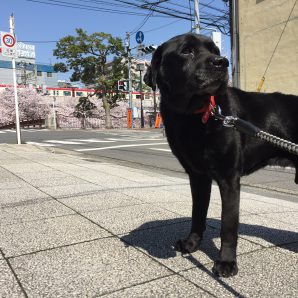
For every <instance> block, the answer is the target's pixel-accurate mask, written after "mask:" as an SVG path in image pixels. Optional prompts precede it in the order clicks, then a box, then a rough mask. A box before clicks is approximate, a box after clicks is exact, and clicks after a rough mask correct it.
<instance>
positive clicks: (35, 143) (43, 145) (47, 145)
mask: <svg viewBox="0 0 298 298" xmlns="http://www.w3.org/2000/svg"><path fill="white" fill-rule="evenodd" d="M26 144H29V145H36V146H40V147H54V146H55V145H54V144H45V143H38V142H26Z"/></svg>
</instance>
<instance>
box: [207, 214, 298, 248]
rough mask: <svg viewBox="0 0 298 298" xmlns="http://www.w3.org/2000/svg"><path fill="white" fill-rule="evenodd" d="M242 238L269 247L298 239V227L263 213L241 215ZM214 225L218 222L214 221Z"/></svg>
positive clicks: (240, 231) (240, 228)
mask: <svg viewBox="0 0 298 298" xmlns="http://www.w3.org/2000/svg"><path fill="white" fill-rule="evenodd" d="M240 222H241V224H240V227H239V234H240V235H241V237H242V238H244V239H247V240H250V241H253V242H255V243H258V244H260V245H263V246H266V247H269V246H273V245H279V244H286V243H291V242H296V241H298V233H297V232H298V227H297V226H294V225H292V224H286V223H283V222H280V221H278V220H275V219H271V218H267V217H265V216H263V215H243V216H240ZM211 224H212V225H213V224H214V225H217V226H218V223H216V222H212V223H211Z"/></svg>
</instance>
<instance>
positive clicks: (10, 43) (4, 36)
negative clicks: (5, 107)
mask: <svg viewBox="0 0 298 298" xmlns="http://www.w3.org/2000/svg"><path fill="white" fill-rule="evenodd" d="M9 29H10V33H7V32H1V45H2V55H3V56H6V57H10V58H11V60H12V61H11V62H12V75H13V87H14V99H15V111H16V120H15V121H16V134H17V143H18V144H21V143H22V141H21V129H20V116H19V101H18V92H17V75H16V61H15V58H16V57H17V43H16V39H15V32H14V16H13V15H11V16H10V18H9Z"/></svg>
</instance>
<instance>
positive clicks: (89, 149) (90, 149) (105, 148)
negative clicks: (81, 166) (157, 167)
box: [75, 143, 168, 152]
mask: <svg viewBox="0 0 298 298" xmlns="http://www.w3.org/2000/svg"><path fill="white" fill-rule="evenodd" d="M166 144H168V143H150V144H132V145H119V146H109V147H101V148H88V149H75V151H78V152H85V151H98V150H107V149H117V148H129V147H142V146H152V145H166Z"/></svg>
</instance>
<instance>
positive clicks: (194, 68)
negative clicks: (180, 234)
mask: <svg viewBox="0 0 298 298" xmlns="http://www.w3.org/2000/svg"><path fill="white" fill-rule="evenodd" d="M228 66H229V62H228V60H227V59H226V58H224V57H222V56H220V52H219V49H218V48H217V47H216V45H215V44H214V43H213V41H212V40H211V39H210V38H208V37H205V36H203V35H196V34H184V35H179V36H176V37H174V38H172V39H170V40H168V41H167V42H165V43H163V44H162V45H161V46H159V47H158V48H157V49H156V51H155V52H154V54H153V57H152V61H151V65H150V66H149V67H148V69H147V72H146V74H145V77H144V80H145V83H146V84H147V85H149V86H150V87H152V88H153V90H155V88H156V85H157V86H158V88H159V90H160V93H161V102H160V110H161V115H162V119H163V122H164V125H165V130H166V136H167V139H168V142H169V145H170V147H171V149H172V152H173V153H174V155H175V156H176V157H177V158H178V160H179V162H180V163H181V164H182V166H183V167H184V169H185V171H186V172H187V173H188V175H189V179H190V186H191V192H192V201H193V207H192V226H191V231H190V234H189V235H188V237H187V238H186V239H183V240H179V241H178V242H177V243H176V249H177V250H178V251H181V252H182V253H191V252H194V251H195V250H197V248H198V246H199V244H200V241H201V239H202V236H203V232H204V230H205V226H206V215H207V210H208V205H209V201H210V192H211V183H212V180H215V181H216V182H217V184H218V186H219V189H220V194H221V201H222V216H221V249H220V255H219V260H217V261H216V262H215V263H214V267H213V272H214V273H215V274H216V275H219V276H224V277H229V276H232V275H235V274H237V272H238V267H237V262H236V247H237V237H238V225H239V197H240V177H241V176H243V175H248V174H250V173H252V172H254V171H256V170H258V169H260V168H262V167H264V166H266V165H268V164H281V163H282V164H285V163H284V161H287V163H289V164H291V165H292V166H293V167H295V168H296V176H295V182H296V183H298V156H297V155H293V154H290V153H288V152H287V151H284V150H282V149H279V148H277V147H275V146H273V145H271V144H269V143H266V142H265V141H262V140H260V139H257V138H254V137H251V136H248V135H245V134H241V133H239V132H238V131H237V130H235V129H232V128H228V127H225V126H223V122H222V121H220V120H216V119H215V118H214V117H212V114H211V111H210V109H209V107H210V106H211V105H212V101H213V99H214V101H215V104H216V106H217V108H218V107H219V108H220V109H221V112H222V114H223V115H234V116H237V117H239V118H241V119H243V120H246V121H249V122H251V123H253V124H254V125H256V126H257V127H259V128H261V129H262V130H263V131H267V132H269V133H271V134H273V135H276V136H279V137H281V138H284V139H287V140H289V141H291V142H294V143H298V116H297V114H298V96H294V95H285V94H281V93H271V94H263V93H256V92H245V91H241V90H239V89H236V88H232V87H228ZM211 96H213V97H211ZM213 105H214V103H213Z"/></svg>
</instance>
